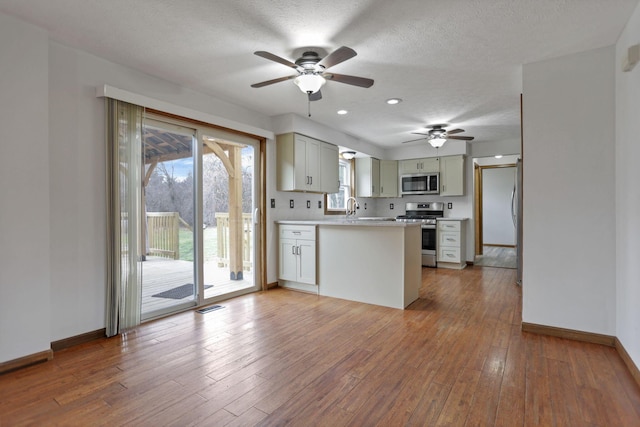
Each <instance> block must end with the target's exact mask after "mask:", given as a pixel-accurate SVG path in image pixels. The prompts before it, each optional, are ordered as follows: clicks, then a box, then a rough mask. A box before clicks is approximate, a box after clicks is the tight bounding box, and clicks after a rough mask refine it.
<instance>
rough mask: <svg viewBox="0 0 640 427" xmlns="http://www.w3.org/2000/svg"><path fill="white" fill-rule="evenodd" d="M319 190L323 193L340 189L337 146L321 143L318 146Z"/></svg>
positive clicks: (335, 191) (331, 192) (330, 192)
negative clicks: (320, 145)
mask: <svg viewBox="0 0 640 427" xmlns="http://www.w3.org/2000/svg"><path fill="white" fill-rule="evenodd" d="M320 151H321V153H322V156H321V158H320V182H321V184H320V191H321V192H323V193H329V194H333V193H337V192H338V191H339V190H340V182H339V181H340V177H339V175H338V164H339V162H340V160H339V159H338V147H336V146H335V145H331V144H325V143H323V144H322V147H321V148H320Z"/></svg>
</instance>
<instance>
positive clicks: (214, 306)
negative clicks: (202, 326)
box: [196, 305, 224, 314]
mask: <svg viewBox="0 0 640 427" xmlns="http://www.w3.org/2000/svg"><path fill="white" fill-rule="evenodd" d="M221 308H224V307H223V306H221V305H211V306H209V307H205V308H201V309H200V310H196V311H197V312H198V313H200V314H204V313H208V312H210V311H214V310H220V309H221Z"/></svg>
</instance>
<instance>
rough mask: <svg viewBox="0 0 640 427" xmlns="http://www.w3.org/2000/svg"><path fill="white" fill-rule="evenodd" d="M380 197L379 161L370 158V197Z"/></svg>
mask: <svg viewBox="0 0 640 427" xmlns="http://www.w3.org/2000/svg"><path fill="white" fill-rule="evenodd" d="M378 196H380V160H378V159H374V158H373V157H372V158H371V197H378Z"/></svg>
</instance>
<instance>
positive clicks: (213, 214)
mask: <svg viewBox="0 0 640 427" xmlns="http://www.w3.org/2000/svg"><path fill="white" fill-rule="evenodd" d="M142 141H143V142H142V144H143V163H144V178H143V182H142V206H143V209H142V215H143V218H142V219H141V220H142V221H141V223H142V224H143V226H142V227H141V234H142V235H141V236H140V239H139V241H140V242H141V243H140V246H141V248H140V249H139V250H140V254H141V256H140V259H141V263H140V264H141V268H140V270H141V277H142V279H141V294H142V295H141V319H142V320H146V319H151V318H155V317H159V316H163V315H166V314H169V313H173V312H176V311H180V310H184V309H187V308H190V307H194V306H200V305H204V304H207V303H210V302H214V301H218V300H222V299H225V298H229V297H232V296H237V295H241V294H243V293H248V292H253V291H256V290H258V289H260V287H261V275H260V274H255V272H256V271H260V270H259V269H260V268H261V267H260V260H261V256H258V255H257V254H259V253H260V250H261V239H260V236H261V231H260V215H259V212H260V211H261V209H260V207H261V206H260V200H261V199H262V198H261V197H259V196H260V194H261V173H260V166H261V162H260V159H261V153H262V152H263V150H262V149H261V141H260V140H258V139H256V138H253V137H250V136H246V135H240V134H235V133H234V132H232V131H228V130H224V129H217V128H213V127H209V126H205V125H203V124H200V123H193V122H189V121H182V120H179V119H176V118H171V117H164V116H162V115H159V114H153V113H148V112H147V113H146V114H145V118H144V123H143V129H142Z"/></svg>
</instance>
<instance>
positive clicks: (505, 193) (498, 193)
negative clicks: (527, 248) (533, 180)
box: [482, 167, 516, 245]
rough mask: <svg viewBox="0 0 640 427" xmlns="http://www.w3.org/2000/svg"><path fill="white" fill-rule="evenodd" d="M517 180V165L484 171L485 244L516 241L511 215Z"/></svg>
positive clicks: (483, 221) (503, 243)
mask: <svg viewBox="0 0 640 427" xmlns="http://www.w3.org/2000/svg"><path fill="white" fill-rule="evenodd" d="M515 182H516V168H515V167H510V168H490V169H483V171H482V239H483V242H484V244H485V245H515V243H516V241H515V226H514V224H513V219H512V217H511V194H512V192H513V188H514V185H515Z"/></svg>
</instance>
